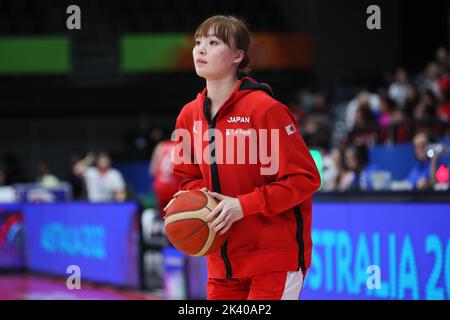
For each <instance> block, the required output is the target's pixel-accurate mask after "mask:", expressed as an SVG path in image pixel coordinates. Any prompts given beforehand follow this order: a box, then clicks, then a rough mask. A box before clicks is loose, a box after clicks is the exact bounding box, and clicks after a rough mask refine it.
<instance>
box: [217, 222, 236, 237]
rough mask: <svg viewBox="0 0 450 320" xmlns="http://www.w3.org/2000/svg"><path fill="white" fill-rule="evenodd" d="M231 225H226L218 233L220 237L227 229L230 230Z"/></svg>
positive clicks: (230, 223)
mask: <svg viewBox="0 0 450 320" xmlns="http://www.w3.org/2000/svg"><path fill="white" fill-rule="evenodd" d="M232 224H233V222H229V223H228V224H227V225H226V226H225V227H224V228H223V229H222V230H221V231H220V232H219V234H220V235H223V234H225V232H227V231H228V229H230V228H231V226H232Z"/></svg>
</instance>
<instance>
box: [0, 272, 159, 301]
mask: <svg viewBox="0 0 450 320" xmlns="http://www.w3.org/2000/svg"><path fill="white" fill-rule="evenodd" d="M161 299H163V298H162V297H158V296H155V295H151V294H148V293H145V292H141V291H132V290H127V289H119V288H115V287H114V286H107V285H98V284H93V283H86V282H82V283H81V288H80V289H78V290H77V289H74V290H69V289H68V288H67V285H66V279H64V278H58V277H49V276H44V275H32V274H0V300H161Z"/></svg>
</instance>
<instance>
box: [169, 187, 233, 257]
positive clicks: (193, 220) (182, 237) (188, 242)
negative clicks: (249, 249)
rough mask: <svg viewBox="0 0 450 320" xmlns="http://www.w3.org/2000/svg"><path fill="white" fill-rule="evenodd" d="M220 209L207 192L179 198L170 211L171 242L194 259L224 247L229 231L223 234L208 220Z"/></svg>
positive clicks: (195, 191)
mask: <svg viewBox="0 0 450 320" xmlns="http://www.w3.org/2000/svg"><path fill="white" fill-rule="evenodd" d="M216 206H217V201H216V200H215V199H214V198H213V197H211V196H210V195H208V194H207V193H205V192H203V191H198V190H193V191H187V192H184V193H182V194H181V195H179V196H178V197H177V198H176V199H175V200H174V201H173V203H172V204H171V205H170V206H169V207H168V208H167V210H166V219H165V222H164V224H165V228H166V234H167V238H168V239H169V241H170V243H172V245H173V246H174V247H175V248H177V249H178V250H180V251H181V252H183V253H185V254H188V255H191V256H204V255H207V254H210V253H212V252H214V251H215V250H217V249H218V248H220V246H221V245H222V244H223V243H224V242H225V240H226V237H227V233H228V232H227V233H225V234H224V235H219V234H218V233H216V232H215V231H214V230H213V229H211V228H210V227H209V225H208V223H207V221H206V217H207V216H208V215H209V214H210V213H211V211H212V210H213V209H214V208H215V207H216Z"/></svg>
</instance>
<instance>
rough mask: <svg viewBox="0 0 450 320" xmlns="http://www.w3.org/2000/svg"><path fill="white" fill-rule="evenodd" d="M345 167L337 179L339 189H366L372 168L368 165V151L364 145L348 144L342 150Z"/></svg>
mask: <svg viewBox="0 0 450 320" xmlns="http://www.w3.org/2000/svg"><path fill="white" fill-rule="evenodd" d="M344 152H345V153H344V161H345V169H344V173H343V175H342V176H341V177H340V180H339V186H338V189H339V191H347V190H368V189H371V188H370V182H369V179H368V178H369V176H370V171H371V170H372V168H369V167H368V163H369V152H368V150H367V147H366V146H357V147H356V146H348V147H347V148H346V149H345V151H344Z"/></svg>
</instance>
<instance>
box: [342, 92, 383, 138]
mask: <svg viewBox="0 0 450 320" xmlns="http://www.w3.org/2000/svg"><path fill="white" fill-rule="evenodd" d="M361 105H364V106H367V105H368V106H369V109H370V111H372V113H373V114H375V113H378V112H379V106H380V97H379V96H378V95H377V94H373V93H369V92H366V91H362V92H360V93H359V94H358V95H357V96H356V97H355V98H354V99H352V100H351V101H350V102H349V103H348V105H347V108H346V111H345V126H346V128H347V130H348V131H351V130H353V129H354V128H355V122H356V116H357V115H356V114H357V111H358V109H359V108H360V106H361ZM363 108H365V107H363ZM363 112H365V111H363ZM360 116H365V115H362V114H361V115H360Z"/></svg>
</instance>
